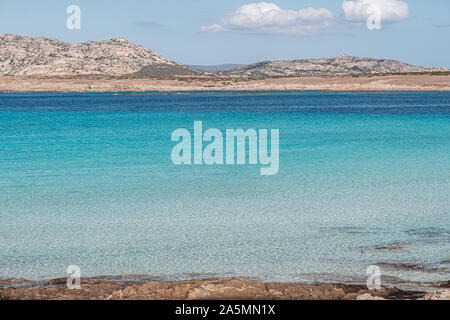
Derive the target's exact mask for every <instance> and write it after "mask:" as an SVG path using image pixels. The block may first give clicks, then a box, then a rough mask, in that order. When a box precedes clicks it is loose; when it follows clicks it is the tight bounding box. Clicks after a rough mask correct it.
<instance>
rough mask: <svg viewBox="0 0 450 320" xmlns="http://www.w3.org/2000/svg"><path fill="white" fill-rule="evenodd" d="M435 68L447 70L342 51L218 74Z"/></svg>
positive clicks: (311, 73) (349, 72)
mask: <svg viewBox="0 0 450 320" xmlns="http://www.w3.org/2000/svg"><path fill="white" fill-rule="evenodd" d="M437 71H448V69H443V68H426V67H416V66H412V65H409V64H406V63H403V62H400V61H396V60H389V59H373V58H360V57H351V56H348V55H345V54H344V55H341V56H339V57H334V58H322V59H308V60H284V61H265V62H259V63H253V64H250V65H246V66H241V67H238V68H234V69H232V70H229V71H225V72H222V74H224V75H240V76H249V77H286V76H324V75H352V74H371V73H372V74H373V73H408V72H437Z"/></svg>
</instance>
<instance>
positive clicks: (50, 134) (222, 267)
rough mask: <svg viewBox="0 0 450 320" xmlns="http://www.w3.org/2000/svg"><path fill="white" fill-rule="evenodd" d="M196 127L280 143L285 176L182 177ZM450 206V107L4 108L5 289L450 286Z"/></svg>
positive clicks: (0, 108) (192, 100)
mask: <svg viewBox="0 0 450 320" xmlns="http://www.w3.org/2000/svg"><path fill="white" fill-rule="evenodd" d="M195 120H201V121H203V127H204V129H205V130H206V129H207V128H218V129H220V130H222V131H225V129H227V128H244V129H246V128H267V129H280V171H279V174H278V175H275V176H266V177H263V176H260V175H259V169H260V166H259V165H258V166H240V167H238V166H206V165H203V166H175V165H173V163H172V162H171V158H170V153H171V149H172V147H173V146H174V143H172V142H171V140H170V135H171V133H172V132H173V131H174V130H175V129H177V128H187V129H189V130H191V131H192V130H193V123H194V121H195ZM449 190H450V93H443V92H428V93H419V92H409V93H406V92H395V93H387V92H377V93H368V92H353V93H339V92H336V93H320V94H311V95H286V94H278V95H277V94H273V95H267V94H266V93H262V94H255V95H239V94H238V95H230V94H222V93H220V92H210V93H209V94H208V95H202V94H198V93H194V94H192V95H170V96H163V95H145V96H122V95H117V94H111V93H82V94H73V93H24V94H14V93H0V203H1V206H0V278H13V277H14V278H18V277H24V278H27V279H33V280H41V279H50V278H58V277H64V276H66V273H65V271H66V268H67V266H69V265H78V266H80V267H81V270H82V275H83V276H99V275H118V274H129V275H131V274H139V275H142V274H145V275H149V276H151V277H160V278H164V279H185V278H192V277H204V276H234V275H237V276H249V277H257V278H259V279H263V280H276V281H307V280H308V279H309V278H311V276H310V275H311V274H326V275H327V277H328V278H329V277H330V276H329V275H330V274H331V275H333V276H332V277H331V280H336V281H340V280H342V281H346V280H347V279H363V278H364V277H366V268H367V267H368V266H369V265H371V264H374V263H380V262H395V263H409V264H418V265H423V266H425V267H428V268H434V269H436V268H441V271H440V272H435V271H434V272H423V271H420V272H418V271H414V272H412V271H405V270H388V269H386V270H385V269H383V270H382V273H383V275H391V276H395V277H401V278H403V279H406V280H410V281H441V280H448V279H449V278H450V277H449V274H448V272H446V271H445V270H448V268H449V264H448V260H450V254H449V252H450V200H449ZM393 244H400V245H401V249H399V250H380V249H376V248H377V247H382V246H388V245H393ZM445 268H447V269H445Z"/></svg>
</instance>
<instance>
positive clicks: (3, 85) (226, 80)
mask: <svg viewBox="0 0 450 320" xmlns="http://www.w3.org/2000/svg"><path fill="white" fill-rule="evenodd" d="M216 90H217V91H230V92H235V91H310V90H314V91H450V74H422V75H416V74H407V75H360V76H329V77H328V76H327V77H325V76H322V77H319V76H314V77H292V78H290V77H287V78H265V79H249V78H244V77H220V76H217V77H200V76H199V77H190V76H186V77H156V78H144V77H126V76H124V77H112V76H111V77H110V76H76V77H73V76H60V77H18V76H16V77H10V76H1V77H0V92H17V93H19V92H162V93H163V92H176V91H178V92H191V91H194V92H195V91H216Z"/></svg>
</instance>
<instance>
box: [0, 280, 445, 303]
mask: <svg viewBox="0 0 450 320" xmlns="http://www.w3.org/2000/svg"><path fill="white" fill-rule="evenodd" d="M66 281H67V279H65V278H61V279H54V280H50V281H47V282H33V281H27V280H25V279H9V280H1V279H0V300H61V299H63V300H449V299H450V289H447V288H448V287H449V283H448V282H447V283H442V284H441V285H440V286H441V288H440V289H438V288H435V289H433V290H403V289H399V288H396V287H382V288H381V289H373V290H369V289H368V288H367V287H366V286H365V285H357V284H339V283H314V284H304V283H276V282H271V283H263V282H257V281H253V280H249V279H245V278H226V279H221V278H212V279H193V280H186V281H154V280H148V279H147V280H146V279H145V278H139V277H137V276H134V277H133V276H118V277H101V278H85V279H82V280H81V288H80V289H75V290H69V289H67V287H66Z"/></svg>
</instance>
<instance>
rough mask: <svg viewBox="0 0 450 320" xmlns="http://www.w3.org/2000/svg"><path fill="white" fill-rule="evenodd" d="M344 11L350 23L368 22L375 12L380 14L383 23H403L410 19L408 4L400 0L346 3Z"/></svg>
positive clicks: (368, 0)
mask: <svg viewBox="0 0 450 320" xmlns="http://www.w3.org/2000/svg"><path fill="white" fill-rule="evenodd" d="M342 9H344V14H345V19H346V20H348V21H361V22H362V21H366V20H367V19H369V18H370V17H371V16H372V15H373V14H374V13H375V12H379V14H380V18H381V21H383V22H395V21H401V20H405V19H408V17H409V7H408V4H407V3H406V2H404V1H400V0H356V1H344V2H343V3H342Z"/></svg>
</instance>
